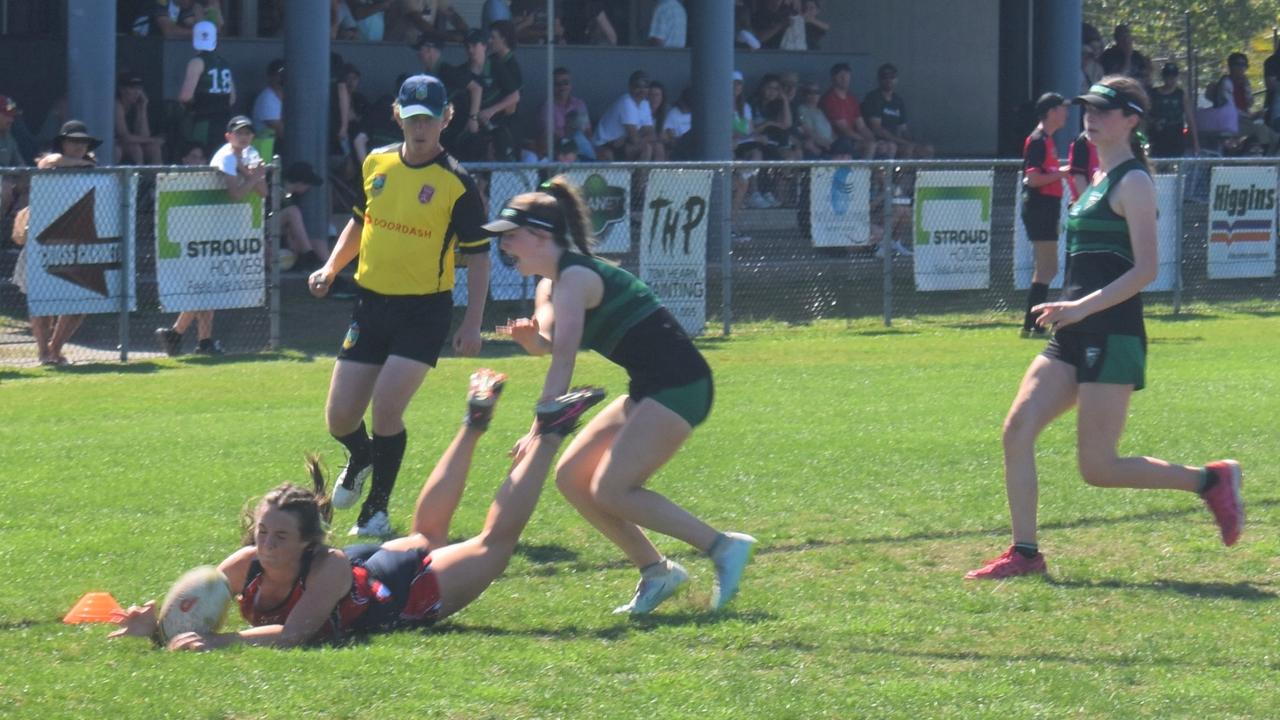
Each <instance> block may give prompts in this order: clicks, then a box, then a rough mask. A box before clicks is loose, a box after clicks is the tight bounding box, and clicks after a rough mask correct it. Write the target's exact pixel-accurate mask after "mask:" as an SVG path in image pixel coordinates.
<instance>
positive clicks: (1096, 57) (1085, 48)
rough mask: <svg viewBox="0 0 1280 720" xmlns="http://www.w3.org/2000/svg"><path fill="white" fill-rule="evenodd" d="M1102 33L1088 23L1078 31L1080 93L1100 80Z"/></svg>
mask: <svg viewBox="0 0 1280 720" xmlns="http://www.w3.org/2000/svg"><path fill="white" fill-rule="evenodd" d="M1101 59H1102V33H1100V32H1098V28H1096V27H1094V26H1092V25H1090V24H1089V23H1082V24H1081V30H1080V75H1081V76H1082V77H1081V83H1080V92H1082V93H1084V92H1088V90H1089V88H1090V87H1091V86H1092V85H1093V84H1094V83H1096V82H1098V81H1099V80H1101V79H1102V75H1103V72H1102V62H1101Z"/></svg>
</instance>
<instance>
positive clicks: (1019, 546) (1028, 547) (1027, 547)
mask: <svg viewBox="0 0 1280 720" xmlns="http://www.w3.org/2000/svg"><path fill="white" fill-rule="evenodd" d="M1013 551H1014V552H1016V553H1018V554H1019V555H1021V556H1022V557H1024V558H1027V559H1028V560H1030V559H1031V558H1033V557H1035V556H1036V555H1039V554H1040V546H1039V545H1035V544H1032V543H1014V544H1013Z"/></svg>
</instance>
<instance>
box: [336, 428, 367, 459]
mask: <svg viewBox="0 0 1280 720" xmlns="http://www.w3.org/2000/svg"><path fill="white" fill-rule="evenodd" d="M333 438H334V439H335V440H337V441H338V442H340V443H342V446H343V447H345V448H346V449H347V454H349V455H350V456H351V464H352V465H353V466H362V465H368V464H369V453H370V447H369V446H370V443H369V431H368V430H366V429H365V427H364V421H363V420H361V421H360V427H358V428H356V429H355V430H354V431H352V432H351V433H349V434H347V435H343V436H341V437H339V436H337V435H334V436H333Z"/></svg>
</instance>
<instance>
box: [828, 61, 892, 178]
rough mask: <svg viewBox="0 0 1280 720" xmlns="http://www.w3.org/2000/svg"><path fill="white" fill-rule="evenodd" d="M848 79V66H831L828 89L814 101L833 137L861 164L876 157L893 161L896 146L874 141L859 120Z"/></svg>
mask: <svg viewBox="0 0 1280 720" xmlns="http://www.w3.org/2000/svg"><path fill="white" fill-rule="evenodd" d="M852 78H853V68H851V67H849V64H848V63H836V64H835V65H832V66H831V87H830V88H828V89H827V91H826V92H825V93H823V95H822V97H821V98H820V99H819V100H818V107H820V108H822V112H823V113H824V114H826V116H827V120H828V121H830V123H831V128H832V129H833V130H834V131H835V134H836V137H837V138H839V139H844V140H845V141H847V142H848V143H851V144H852V146H853V151H854V154H855V155H856V156H861V157H862V158H863V159H864V160H870V159H872V158H874V157H877V156H880V157H889V158H891V157H893V156H894V153H896V152H897V145H895V144H894V143H892V142H890V141H880V140H877V139H876V137H875V135H873V134H872V133H871V128H869V127H867V123H866V121H865V120H864V119H863V118H862V107H861V105H859V104H858V98H856V97H854V96H853V93H852V92H850V91H849V81H850V80H851V79H852Z"/></svg>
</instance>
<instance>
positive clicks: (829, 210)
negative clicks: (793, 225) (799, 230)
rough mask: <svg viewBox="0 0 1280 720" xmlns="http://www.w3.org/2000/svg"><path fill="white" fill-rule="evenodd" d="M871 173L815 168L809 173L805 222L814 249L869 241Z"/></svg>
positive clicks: (860, 168)
mask: <svg viewBox="0 0 1280 720" xmlns="http://www.w3.org/2000/svg"><path fill="white" fill-rule="evenodd" d="M870 206H871V170H870V169H869V168H865V167H856V168H855V167H818V168H814V169H813V170H812V171H810V173H809V218H810V220H809V222H810V225H811V228H812V235H813V246H814V247H848V246H849V245H866V244H867V243H869V242H871V208H870Z"/></svg>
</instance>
